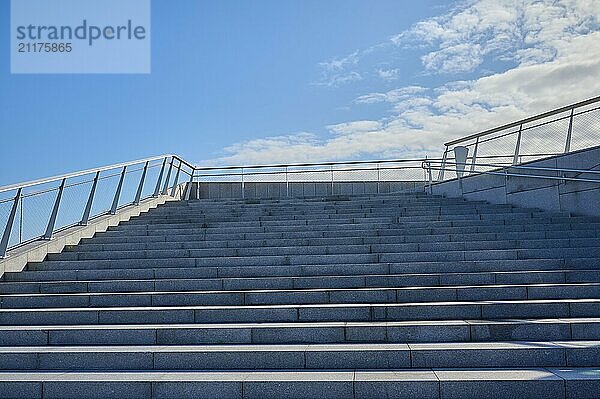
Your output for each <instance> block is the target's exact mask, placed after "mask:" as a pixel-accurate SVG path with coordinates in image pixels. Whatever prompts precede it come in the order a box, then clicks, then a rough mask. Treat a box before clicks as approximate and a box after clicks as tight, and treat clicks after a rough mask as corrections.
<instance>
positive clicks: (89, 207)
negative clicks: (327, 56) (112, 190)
mask: <svg viewBox="0 0 600 399" xmlns="http://www.w3.org/2000/svg"><path fill="white" fill-rule="evenodd" d="M99 178H100V172H96V176H94V181H93V183H92V188H91V190H90V195H89V196H88V200H87V203H86V204H85V209H84V211H83V216H82V217H81V222H79V224H80V225H82V226H87V224H88V221H89V220H90V212H91V211H92V204H93V202H94V195H96V187H97V186H98V180H99Z"/></svg>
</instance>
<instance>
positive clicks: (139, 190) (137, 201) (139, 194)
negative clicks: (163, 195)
mask: <svg viewBox="0 0 600 399" xmlns="http://www.w3.org/2000/svg"><path fill="white" fill-rule="evenodd" d="M147 172H148V162H146V163H145V164H144V170H143V171H142V176H141V177H140V182H139V184H138V188H137V192H136V193H135V199H134V200H133V204H134V205H139V204H140V200H141V199H142V191H143V190H144V181H145V180H146V173H147Z"/></svg>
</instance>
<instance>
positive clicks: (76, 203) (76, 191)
mask: <svg viewBox="0 0 600 399" xmlns="http://www.w3.org/2000/svg"><path fill="white" fill-rule="evenodd" d="M91 188H92V182H91V181H87V182H84V183H79V184H76V185H72V186H67V187H65V189H64V191H63V194H62V199H61V201H60V207H59V210H58V215H57V217H56V225H55V230H59V229H61V228H63V227H67V226H71V225H74V224H77V223H79V222H80V221H81V218H82V216H83V211H84V210H85V206H86V204H87V200H88V198H89V195H90V190H91Z"/></svg>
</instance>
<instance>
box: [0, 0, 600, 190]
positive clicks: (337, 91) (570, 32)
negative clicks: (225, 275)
mask: <svg viewBox="0 0 600 399" xmlns="http://www.w3.org/2000/svg"><path fill="white" fill-rule="evenodd" d="M175 4H176V5H175ZM599 12H600V3H599V2H598V0H568V1H567V0H565V1H558V2H557V1H554V0H552V1H551V0H541V1H533V0H532V1H528V0H525V1H502V0H494V1H489V0H472V1H461V2H450V1H434V0H428V1H418V2H405V1H398V0H377V1H371V0H298V1H291V0H285V1H282V0H262V1H241V0H240V1H233V0H229V1H222V0H214V1H201V0H177V1H176V2H174V1H169V0H153V1H152V73H151V74H149V75H11V74H10V59H9V52H10V50H9V45H10V43H9V42H10V37H9V34H10V32H9V25H10V24H9V17H10V15H9V2H8V1H6V0H3V1H1V2H0V28H1V30H0V32H1V33H0V54H3V55H4V56H3V57H2V58H1V60H2V61H0V93H1V95H0V159H2V167H1V168H0V185H4V184H8V183H13V182H16V181H22V180H27V179H33V178H38V177H43V176H49V175H54V174H58V173H62V172H68V171H74V170H78V169H84V168H88V167H93V166H99V165H105V164H109V163H115V162H120V161H124V160H132V159H137V158H143V157H147V156H151V155H157V154H161V153H167V152H172V153H177V154H179V155H181V156H183V157H184V158H186V159H188V160H190V161H192V162H197V163H201V164H240V163H249V164H257V163H270V162H299V161H321V160H339V159H367V158H379V157H383V158H389V157H405V156H415V155H421V154H423V153H435V152H436V151H439V149H441V144H442V142H443V140H444V139H447V138H448V137H456V136H461V135H466V134H469V133H473V132H475V131H477V130H479V129H482V128H484V127H488V126H494V125H496V124H500V123H505V122H508V121H511V120H513V119H514V118H518V117H522V116H526V115H529V114H530V113H533V112H539V111H543V110H546V109H550V108H553V107H556V106H560V105H563V104H566V103H569V102H572V101H577V100H581V99H585V98H588V97H592V96H594V95H598V93H599V89H600V83H599V81H600V79H598V78H597V77H598V74H596V73H598V72H600V68H599V66H600V45H599V44H598V43H600V36H599V33H598V30H599V27H598V21H599V19H600V18H599V16H598V14H599ZM435 155H437V154H435Z"/></svg>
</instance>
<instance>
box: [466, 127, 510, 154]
mask: <svg viewBox="0 0 600 399" xmlns="http://www.w3.org/2000/svg"><path fill="white" fill-rule="evenodd" d="M518 136H519V131H518V129H517V130H514V129H512V130H510V131H505V132H502V133H501V134H498V135H495V136H494V137H492V138H489V137H488V138H486V139H485V140H483V139H482V140H480V142H479V144H477V158H480V157H486V156H496V155H500V154H514V153H515V147H516V145H517V138H518ZM521 140H522V138H521ZM474 154H475V146H474V145H473V147H471V148H469V154H468V156H469V157H472V156H473V155H474Z"/></svg>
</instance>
